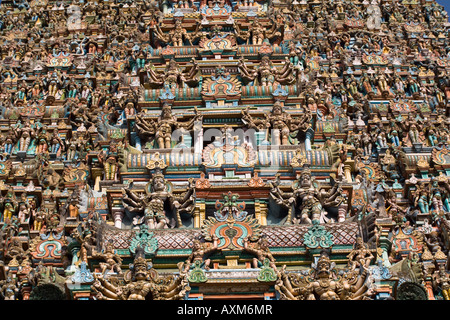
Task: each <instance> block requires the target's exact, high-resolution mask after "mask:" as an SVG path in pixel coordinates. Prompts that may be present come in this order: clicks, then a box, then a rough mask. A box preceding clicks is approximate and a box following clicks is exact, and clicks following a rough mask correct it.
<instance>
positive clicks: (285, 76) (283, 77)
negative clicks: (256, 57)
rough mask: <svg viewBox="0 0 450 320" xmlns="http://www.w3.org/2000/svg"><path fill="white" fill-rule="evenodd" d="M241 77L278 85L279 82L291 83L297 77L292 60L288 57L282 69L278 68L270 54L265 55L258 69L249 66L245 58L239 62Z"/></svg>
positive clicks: (246, 79)
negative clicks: (271, 59)
mask: <svg viewBox="0 0 450 320" xmlns="http://www.w3.org/2000/svg"><path fill="white" fill-rule="evenodd" d="M238 67H239V72H240V73H241V77H242V78H243V79H244V80H245V81H247V82H251V81H255V80H257V83H258V84H259V85H261V86H277V85H278V84H290V83H293V82H294V81H295V79H296V77H295V75H294V72H293V71H294V67H293V64H292V62H290V61H289V59H288V58H287V57H286V59H285V61H284V65H283V67H282V68H281V70H278V69H277V68H276V67H275V66H274V65H273V64H272V62H271V61H270V58H269V57H268V56H263V57H262V58H261V62H260V64H259V66H257V67H256V69H252V68H249V67H247V65H246V64H245V62H244V59H243V58H240V59H239V63H238Z"/></svg>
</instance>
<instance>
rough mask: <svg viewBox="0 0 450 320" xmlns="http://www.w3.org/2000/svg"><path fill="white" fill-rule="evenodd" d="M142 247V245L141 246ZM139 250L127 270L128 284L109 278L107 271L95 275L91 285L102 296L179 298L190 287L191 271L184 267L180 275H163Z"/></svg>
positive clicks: (139, 298) (157, 298)
mask: <svg viewBox="0 0 450 320" xmlns="http://www.w3.org/2000/svg"><path fill="white" fill-rule="evenodd" d="M139 249H141V248H139ZM142 251H143V250H139V251H138V254H136V257H135V258H134V261H133V263H132V264H130V270H129V271H127V272H125V274H124V278H125V284H117V283H112V282H110V281H108V280H107V279H106V278H104V276H103V275H94V277H95V281H94V284H93V285H92V286H91V288H92V290H93V291H94V292H95V293H96V297H97V299H100V300H145V299H146V298H149V297H150V298H152V299H153V300H178V299H182V298H183V297H184V296H185V294H186V291H187V290H188V288H189V286H188V284H189V282H188V281H187V274H186V272H183V271H182V270H180V275H179V276H178V277H174V276H169V277H160V276H159V275H158V272H157V271H156V270H155V269H153V268H152V267H151V264H150V263H148V262H147V261H146V260H145V258H144V254H143V252H142Z"/></svg>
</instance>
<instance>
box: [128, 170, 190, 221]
mask: <svg viewBox="0 0 450 320" xmlns="http://www.w3.org/2000/svg"><path fill="white" fill-rule="evenodd" d="M122 192H123V203H124V207H125V209H126V210H128V211H129V212H130V213H132V214H134V215H135V216H136V215H137V216H139V218H140V220H142V221H143V222H144V223H146V224H147V225H148V227H149V228H150V229H164V228H169V227H174V226H175V225H176V226H178V227H182V221H181V217H180V213H181V212H190V211H191V210H192V209H193V207H192V204H193V202H194V198H193V194H194V186H193V184H192V180H189V185H188V190H187V191H186V192H185V193H183V194H181V195H179V196H175V195H174V194H173V193H172V192H171V190H169V186H168V182H167V181H166V180H165V178H164V175H163V174H162V172H161V170H157V172H155V173H154V174H153V176H152V179H151V181H150V182H149V183H148V184H147V187H146V194H145V195H143V196H140V195H138V194H136V193H134V192H133V191H132V190H129V189H123V191H122ZM174 215H175V217H174Z"/></svg>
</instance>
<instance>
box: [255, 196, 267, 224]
mask: <svg viewBox="0 0 450 320" xmlns="http://www.w3.org/2000/svg"><path fill="white" fill-rule="evenodd" d="M255 218H256V219H258V221H259V223H260V224H261V225H262V226H266V225H267V204H266V203H263V202H260V201H259V200H255Z"/></svg>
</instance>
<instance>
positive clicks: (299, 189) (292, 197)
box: [270, 167, 342, 224]
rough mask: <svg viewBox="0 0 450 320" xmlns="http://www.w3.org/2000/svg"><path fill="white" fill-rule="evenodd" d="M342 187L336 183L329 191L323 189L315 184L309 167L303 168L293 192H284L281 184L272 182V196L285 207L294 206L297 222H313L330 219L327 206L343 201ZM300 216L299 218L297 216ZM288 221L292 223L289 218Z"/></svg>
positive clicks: (336, 204)
mask: <svg viewBox="0 0 450 320" xmlns="http://www.w3.org/2000/svg"><path fill="white" fill-rule="evenodd" d="M341 194H342V188H341V186H340V183H336V184H335V185H334V186H333V187H332V188H331V189H330V190H329V191H325V190H321V189H319V188H318V187H316V186H315V185H314V184H313V180H312V177H311V171H310V169H309V168H307V167H306V168H305V169H303V171H302V173H301V174H300V177H299V179H298V180H297V182H296V184H295V185H293V186H292V192H283V191H281V189H280V188H279V186H274V185H273V184H272V190H271V191H270V195H271V197H272V198H273V199H274V200H275V202H276V203H277V204H279V205H282V206H284V207H287V208H290V206H291V205H293V206H294V208H295V209H296V212H297V210H298V212H299V213H298V214H297V213H296V214H295V217H294V219H293V221H294V222H297V223H301V224H303V223H306V224H311V223H312V221H313V220H317V221H324V222H325V221H329V218H327V217H326V216H327V212H326V211H325V207H328V206H329V207H333V206H338V205H339V203H340V202H341V201H342V197H341ZM297 216H298V218H297ZM288 223H290V221H289V219H288Z"/></svg>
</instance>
